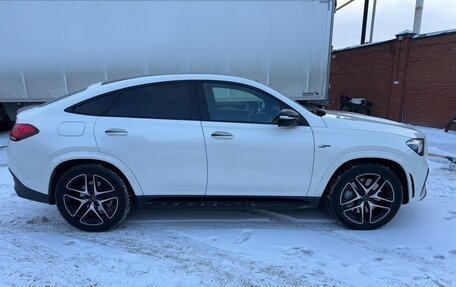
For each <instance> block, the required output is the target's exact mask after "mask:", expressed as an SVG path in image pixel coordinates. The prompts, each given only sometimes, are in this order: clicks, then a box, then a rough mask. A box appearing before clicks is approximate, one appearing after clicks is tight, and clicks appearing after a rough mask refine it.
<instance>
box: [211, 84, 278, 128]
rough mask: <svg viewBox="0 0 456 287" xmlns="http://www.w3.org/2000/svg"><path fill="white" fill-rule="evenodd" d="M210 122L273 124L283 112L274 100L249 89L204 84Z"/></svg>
mask: <svg viewBox="0 0 456 287" xmlns="http://www.w3.org/2000/svg"><path fill="white" fill-rule="evenodd" d="M203 90H204V94H205V98H206V103H207V109H208V114H209V115H208V116H209V120H213V121H226V122H244V123H273V121H274V119H275V117H276V116H277V115H278V114H279V112H280V110H281V104H280V102H279V101H277V100H275V99H274V98H272V97H270V96H268V95H265V94H263V93H262V92H260V91H257V90H254V89H250V88H248V87H243V86H236V85H232V84H223V83H204V84H203Z"/></svg>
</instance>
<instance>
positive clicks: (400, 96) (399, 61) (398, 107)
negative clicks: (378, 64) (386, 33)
mask: <svg viewBox="0 0 456 287" xmlns="http://www.w3.org/2000/svg"><path fill="white" fill-rule="evenodd" d="M414 35H415V34H414V33H413V32H412V31H409V30H406V31H404V32H401V33H399V34H397V35H396V43H395V44H394V58H393V70H392V75H391V79H392V83H391V89H390V98H389V109H388V118H389V119H392V120H394V121H399V122H401V121H402V120H403V108H404V94H405V93H404V92H405V90H404V89H405V76H406V72H407V64H408V55H409V49H410V43H411V41H412V37H413V36H414Z"/></svg>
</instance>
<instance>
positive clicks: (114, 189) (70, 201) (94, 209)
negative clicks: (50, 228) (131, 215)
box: [55, 164, 131, 231]
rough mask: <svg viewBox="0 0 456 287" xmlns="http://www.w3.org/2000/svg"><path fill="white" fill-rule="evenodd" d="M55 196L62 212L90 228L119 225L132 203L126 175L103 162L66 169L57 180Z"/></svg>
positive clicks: (72, 221)
mask: <svg viewBox="0 0 456 287" xmlns="http://www.w3.org/2000/svg"><path fill="white" fill-rule="evenodd" d="M55 199H56V204H57V207H58V209H59V211H60V214H62V216H63V217H64V218H65V219H66V220H67V221H68V222H69V223H70V224H71V225H73V226H75V227H77V228H79V229H82V230H86V231H104V230H108V229H110V228H112V227H114V226H116V225H118V224H119V223H120V222H122V221H123V220H124V219H125V217H126V216H127V214H128V211H129V210H130V206H131V199H130V196H129V192H128V189H127V187H126V185H125V183H124V181H123V180H122V178H121V177H120V176H118V175H117V174H116V173H115V172H113V171H112V170H110V169H108V168H106V167H104V166H102V165H100V164H82V165H77V166H74V167H72V168H70V169H69V170H68V171H66V172H65V173H64V174H63V175H62V176H61V177H60V179H59V180H58V182H57V185H56V191H55Z"/></svg>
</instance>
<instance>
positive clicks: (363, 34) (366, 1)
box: [361, 0, 369, 45]
mask: <svg viewBox="0 0 456 287" xmlns="http://www.w3.org/2000/svg"><path fill="white" fill-rule="evenodd" d="M368 15H369V0H364V13H363V26H362V29H361V45H363V44H365V43H366V30H367V17H368Z"/></svg>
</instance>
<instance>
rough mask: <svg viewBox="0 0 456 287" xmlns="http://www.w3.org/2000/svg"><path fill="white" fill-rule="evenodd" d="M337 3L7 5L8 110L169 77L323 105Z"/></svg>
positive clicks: (3, 106) (4, 96)
mask: <svg viewBox="0 0 456 287" xmlns="http://www.w3.org/2000/svg"><path fill="white" fill-rule="evenodd" d="M334 11H335V0H292V1H282V0H281V1H274V0H270V1H81V2H78V1H74V2H73V1H47V2H42V1H39V2H38V1H17V2H16V1H1V2H0V110H3V116H4V121H5V120H7V117H6V114H5V112H4V111H6V112H7V114H8V115H9V118H10V119H11V120H12V121H14V120H15V113H16V110H17V109H18V108H20V107H22V106H25V105H30V104H32V103H41V102H46V101H48V100H52V99H55V98H58V97H61V96H63V95H65V94H68V93H72V92H74V91H77V90H81V89H83V88H85V87H87V86H88V85H90V84H92V83H96V82H99V81H105V80H114V79H119V78H125V77H133V76H141V75H152V74H165V73H217V74H228V75H236V76H241V77H245V78H249V79H252V80H255V81H258V82H260V83H264V84H266V85H269V86H271V87H272V88H274V89H276V90H277V91H279V92H281V93H283V94H285V95H287V96H290V97H297V96H303V97H305V98H307V99H308V100H319V101H322V100H323V101H324V100H326V99H327V94H328V77H329V61H330V52H331V36H332V26H333V15H334Z"/></svg>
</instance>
